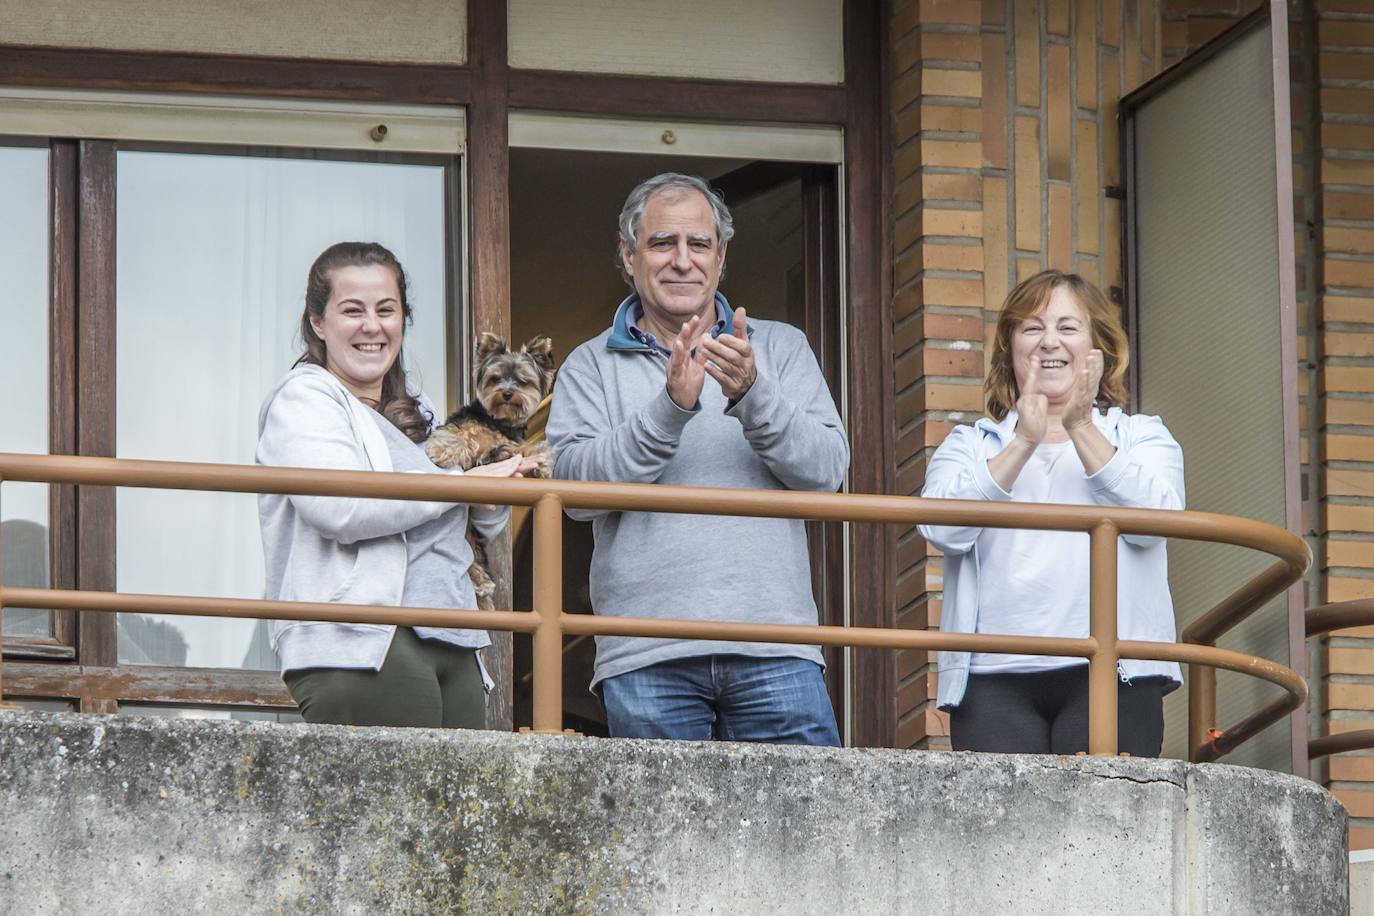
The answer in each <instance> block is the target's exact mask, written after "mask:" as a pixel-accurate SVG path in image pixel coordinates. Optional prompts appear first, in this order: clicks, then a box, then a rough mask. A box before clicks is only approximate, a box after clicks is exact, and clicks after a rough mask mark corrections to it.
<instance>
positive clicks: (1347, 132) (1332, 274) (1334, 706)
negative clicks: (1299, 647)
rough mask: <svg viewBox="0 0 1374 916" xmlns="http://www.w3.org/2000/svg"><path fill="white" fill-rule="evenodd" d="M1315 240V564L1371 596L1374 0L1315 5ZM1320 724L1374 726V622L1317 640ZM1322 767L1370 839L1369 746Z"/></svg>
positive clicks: (1373, 793) (1360, 836)
mask: <svg viewBox="0 0 1374 916" xmlns="http://www.w3.org/2000/svg"><path fill="white" fill-rule="evenodd" d="M1315 11H1316V16H1315V22H1314V23H1313V26H1312V27H1313V30H1314V31H1315V44H1316V47H1317V54H1316V66H1315V75H1316V80H1317V85H1316V87H1315V93H1314V95H1315V115H1316V116H1315V118H1314V122H1315V123H1314V126H1313V133H1315V134H1316V144H1315V145H1314V147H1313V156H1312V157H1311V158H1312V160H1313V165H1314V168H1315V172H1316V184H1315V188H1314V195H1313V197H1314V199H1315V203H1316V219H1315V220H1314V224H1313V236H1314V238H1313V242H1312V245H1313V248H1314V249H1315V251H1316V255H1317V256H1316V259H1315V261H1316V270H1317V277H1316V278H1315V280H1316V282H1315V286H1316V289H1317V291H1318V298H1319V302H1320V309H1319V312H1318V315H1317V319H1318V322H1319V335H1318V341H1319V352H1318V354H1317V355H1318V358H1319V364H1320V376H1319V378H1320V381H1319V386H1318V391H1319V398H1320V419H1319V425H1320V455H1319V459H1320V471H1321V474H1320V476H1321V492H1320V510H1321V511H1320V518H1319V525H1320V534H1321V537H1322V544H1321V552H1320V553H1319V554H1318V557H1319V560H1318V563H1319V566H1320V568H1321V571H1322V573H1323V575H1324V585H1325V596H1324V599H1325V600H1327V601H1345V600H1349V599H1352V598H1374V0H1318V2H1316V3H1315ZM1318 652H1319V673H1320V676H1321V685H1322V689H1321V690H1320V691H1319V692H1318V694H1317V696H1316V697H1315V703H1316V708H1315V709H1314V713H1316V715H1315V716H1314V719H1316V725H1317V728H1318V729H1319V733H1320V734H1333V733H1338V732H1342V731H1348V730H1351V729H1356V728H1374V627H1362V628H1359V629H1354V630H1347V631H1340V632H1337V633H1335V634H1332V636H1331V637H1330V638H1328V639H1323V640H1322V641H1321V645H1320V647H1318ZM1324 770H1325V771H1324V772H1322V771H1321V770H1319V771H1318V774H1317V775H1318V776H1319V778H1320V777H1324V778H1325V780H1326V782H1327V784H1328V785H1329V786H1330V787H1331V788H1332V789H1333V790H1334V791H1335V793H1336V795H1337V797H1338V798H1340V800H1341V801H1342V802H1343V803H1344V804H1345V806H1346V808H1347V809H1349V811H1350V816H1351V821H1350V845H1351V848H1352V849H1364V848H1369V847H1374V752H1361V753H1358V754H1348V755H1343V756H1341V757H1337V758H1333V759H1332V760H1331V761H1329V763H1328V764H1327V766H1326V767H1325V768H1324Z"/></svg>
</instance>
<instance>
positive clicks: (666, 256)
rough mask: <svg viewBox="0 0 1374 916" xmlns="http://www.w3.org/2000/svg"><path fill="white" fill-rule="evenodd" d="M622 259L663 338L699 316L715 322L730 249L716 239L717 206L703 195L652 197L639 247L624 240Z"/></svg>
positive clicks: (638, 238)
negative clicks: (718, 291)
mask: <svg viewBox="0 0 1374 916" xmlns="http://www.w3.org/2000/svg"><path fill="white" fill-rule="evenodd" d="M620 257H621V260H622V261H623V262H624V265H625V272H626V273H627V274H629V275H630V276H631V277H632V278H633V279H634V285H635V291H636V292H637V293H639V298H640V301H641V302H642V303H643V305H644V318H645V322H646V324H648V325H649V326H650V329H651V330H652V331H653V333H654V334H656V335H657V336H658V337H659V338H660V340H663V339H665V338H664V336H663V335H664V334H665V333H667V334H669V335H670V336H671V335H676V334H677V332H678V329H679V328H681V327H682V325H683V323H684V322H686V321H687V320H688V319H690V318H691V317H692V316H693V315H700V316H701V317H702V319H703V320H704V321H708V322H709V321H711V320H712V319H714V317H715V304H714V300H715V295H716V287H717V286H718V285H719V284H720V274H721V270H722V269H723V268H724V267H725V245H724V244H722V243H720V242H719V241H718V239H717V238H716V223H715V217H714V214H713V213H712V211H711V204H710V203H709V202H708V201H707V200H706V198H705V196H704V195H702V194H701V193H699V192H697V191H689V190H680V189H674V190H669V191H662V192H660V193H657V194H655V195H654V196H653V197H650V198H649V200H648V203H647V204H646V205H645V208H644V215H643V218H642V219H641V220H640V222H639V225H638V226H637V227H636V232H635V244H634V248H633V249H630V248H629V246H627V245H626V244H625V243H623V242H622V243H621V246H620Z"/></svg>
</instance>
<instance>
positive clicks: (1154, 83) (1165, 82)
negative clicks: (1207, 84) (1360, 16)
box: [1118, 7, 1287, 161]
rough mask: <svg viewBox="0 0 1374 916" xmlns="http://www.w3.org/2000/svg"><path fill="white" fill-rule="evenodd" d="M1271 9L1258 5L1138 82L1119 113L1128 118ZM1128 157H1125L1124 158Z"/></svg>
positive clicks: (1262, 18)
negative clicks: (1161, 69) (1147, 78)
mask: <svg viewBox="0 0 1374 916" xmlns="http://www.w3.org/2000/svg"><path fill="white" fill-rule="evenodd" d="M1268 17H1269V12H1268V10H1266V9H1265V8H1264V7H1257V8H1256V9H1254V10H1253V11H1252V12H1250V13H1249V14H1248V15H1246V16H1245V17H1244V18H1241V19H1238V20H1236V23H1235V25H1232V26H1230V27H1228V28H1227V29H1226V30H1225V31H1224V32H1222V33H1221V34H1219V35H1217V36H1215V37H1214V38H1212V39H1210V40H1209V41H1207V42H1206V43H1204V44H1203V45H1202V46H1201V47H1200V48H1198V49H1197V50H1196V51H1194V52H1192V53H1191V54H1189V55H1187V56H1186V57H1184V58H1183V59H1182V60H1180V61H1179V62H1178V63H1176V64H1174V65H1173V66H1171V67H1169V68H1168V69H1167V70H1164V71H1163V72H1161V73H1160V74H1159V75H1158V76H1155V77H1152V78H1151V79H1149V80H1147V81H1146V82H1144V83H1142V84H1141V85H1140V86H1138V87H1137V88H1136V89H1135V90H1134V91H1132V92H1129V93H1127V94H1126V95H1123V96H1122V97H1121V105H1120V108H1119V111H1118V117H1121V118H1125V117H1127V116H1128V112H1129V113H1134V110H1135V109H1136V108H1139V107H1140V106H1141V105H1143V104H1144V103H1145V102H1147V101H1149V100H1150V99H1152V98H1154V97H1155V96H1157V95H1159V94H1160V93H1161V92H1163V91H1165V90H1166V89H1168V88H1169V87H1170V86H1172V85H1173V84H1174V83H1176V82H1178V81H1179V80H1181V79H1183V78H1184V77H1185V76H1187V75H1188V74H1190V73H1192V72H1193V71H1194V70H1196V69H1197V68H1198V67H1200V66H1202V65H1203V64H1205V63H1206V62H1207V61H1209V60H1211V59H1212V58H1213V57H1215V56H1216V55H1217V54H1219V53H1221V52H1222V51H1224V50H1226V48H1228V47H1230V45H1231V43H1232V42H1233V41H1235V40H1236V39H1237V38H1240V37H1241V36H1242V35H1244V34H1245V33H1246V32H1248V31H1249V30H1250V29H1253V28H1255V27H1256V26H1259V25H1261V24H1263V23H1264V22H1266V21H1267V20H1268ZM1284 23H1285V25H1284V27H1285V28H1287V20H1284ZM1123 161H1124V160H1123Z"/></svg>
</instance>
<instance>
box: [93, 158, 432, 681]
mask: <svg viewBox="0 0 1374 916" xmlns="http://www.w3.org/2000/svg"><path fill="white" fill-rule="evenodd" d="M444 184H445V179H444V169H443V168H442V167H440V166H422V165H401V164H393V163H375V162H339V161H322V160H304V159H286V158H264V157H258V156H231V155H214V156H212V155H192V154H179V153H164V152H133V151H129V152H120V153H119V155H118V163H117V200H118V236H117V247H118V255H117V269H116V313H117V340H116V347H117V366H116V378H117V383H116V429H117V436H116V440H117V453H118V455H119V457H125V458H150V459H166V460H180V461H209V462H225V463H236V464H252V463H253V455H254V449H255V446H256V441H257V415H258V408H259V405H260V404H261V402H262V399H263V397H264V396H265V395H266V393H267V392H268V390H269V389H270V388H271V387H272V386H273V385H274V384H275V383H276V381H277V380H278V379H279V378H280V377H281V376H282V375H283V374H284V373H285V372H286V371H287V370H288V369H289V368H290V366H291V364H292V363H293V362H294V361H295V359H296V357H297V356H298V355H299V354H300V341H299V336H298V327H299V323H300V316H301V310H302V308H303V307H304V289H305V280H306V273H307V271H308V269H309V267H310V264H311V262H312V261H313V260H314V259H315V256H316V255H318V254H319V253H320V252H321V251H322V250H323V249H325V248H326V247H328V246H329V245H331V244H333V243H334V242H338V241H376V242H380V243H381V244H383V245H385V246H387V247H388V248H390V249H391V250H392V251H393V252H395V253H396V255H397V257H398V258H399V259H400V260H401V263H402V264H403V265H404V266H405V268H406V271H407V274H408V276H409V281H410V302H411V305H412V307H413V309H414V316H415V323H414V325H413V326H412V327H411V328H410V329H409V330H408V332H407V338H406V347H405V354H404V357H405V359H406V364H407V367H408V368H409V369H410V370H411V371H412V372H413V373H416V374H418V376H419V377H420V380H421V383H422V385H423V387H424V388H425V390H426V391H427V393H428V394H429V395H430V396H431V397H432V398H434V400H435V403H436V404H438V405H440V407H441V408H445V409H446V408H447V405H445V403H444V392H445V389H446V387H447V386H446V384H445V378H446V362H445V348H444V342H445V328H446V327H447V324H448V320H449V318H448V315H447V314H446V308H445V301H444V297H445V274H446V268H445V261H446V256H445V241H444V223H445V219H444ZM116 519H117V542H116V543H117V548H116V549H117V564H116V566H117V579H118V588H119V589H120V591H126V592H144V593H163V594H186V595H213V596H231V597H246V598H260V597H262V589H263V558H262V544H261V539H260V537H259V532H258V516H257V502H256V497H254V496H251V495H246V494H245V495H229V494H211V493H192V492H178V491H164V490H138V489H121V490H119V491H118V496H117V502H116ZM265 632H266V628H265V624H261V623H258V622H254V621H243V620H227V619H223V620H222V619H215V618H191V617H170V616H168V617H153V616H150V615H143V614H121V615H120V620H119V659H120V662H121V663H134V664H140V663H147V664H160V665H189V666H196V667H228V668H235V667H247V668H265V669H271V668H275V667H276V660H275V658H274V657H273V655H272V653H271V650H270V648H269V647H268V646H267V642H266V638H265Z"/></svg>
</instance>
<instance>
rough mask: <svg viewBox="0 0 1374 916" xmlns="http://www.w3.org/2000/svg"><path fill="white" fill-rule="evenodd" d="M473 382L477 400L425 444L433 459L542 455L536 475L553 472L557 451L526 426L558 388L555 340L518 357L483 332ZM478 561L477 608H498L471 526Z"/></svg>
mask: <svg viewBox="0 0 1374 916" xmlns="http://www.w3.org/2000/svg"><path fill="white" fill-rule="evenodd" d="M473 349H474V366H475V368H474V369H473V372H472V383H473V388H474V389H475V391H476V393H477V396H476V397H475V398H474V399H473V400H472V403H470V404H468V405H467V406H466V407H463V408H461V409H459V410H458V411H457V412H455V413H454V414H453V415H452V416H451V417H449V418H448V419H447V420H445V421H444V423H443V425H442V426H439V427H437V428H435V430H434V431H433V432H432V433H430V435H429V439H428V440H427V441H426V442H425V452H426V454H428V455H429V460H430V461H433V462H434V463H435V464H436V465H438V466H439V467H441V468H451V467H460V468H462V469H463V470H465V471H466V470H468V469H469V468H474V467H477V466H478V465H480V464H492V463H494V462H497V461H504V460H506V459H507V458H512V457H514V456H516V455H526V456H534V455H542V456H543V457H544V462H545V463H544V466H543V467H542V468H540V469H539V470H537V471H535V472H533V475H532V476H536V477H548V476H550V475H551V474H552V473H553V453H552V452H551V451H549V448H548V446H547V445H545V444H544V443H542V442H540V443H535V444H533V445H531V444H530V443H528V442H526V441H525V428H526V426H527V425H528V424H529V421H530V417H531V416H533V415H534V412H535V410H536V409H537V408H538V407H539V403H540V402H541V401H543V400H544V398H545V396H546V395H548V393H549V390H550V389H551V388H552V387H553V376H554V371H553V341H551V340H550V339H549V338H547V337H535V338H534V339H532V340H530V341H529V342H528V343H526V344H525V345H524V346H522V347H521V348H520V351H519V352H518V353H517V352H515V351H512V350H511V349H510V348H508V347H507V346H506V342H505V340H503V339H502V338H500V337H498V336H496V335H495V334H485V333H484V334H482V335H481V336H480V337H478V338H477V343H476V345H475V346H474V348H473ZM468 543H469V544H471V545H472V556H473V563H472V566H471V567H470V568H469V569H468V576H469V578H471V579H472V587H473V590H474V591H476V593H477V608H478V610H483V611H490V610H492V609H493V608H494V607H495V604H494V601H493V596H494V595H495V594H496V583H495V582H493V581H492V579H491V575H490V574H489V573H488V572H487V563H486V559H487V558H486V545H485V544H484V543H483V542H482V541H481V540H480V539H479V538H477V537H476V536H475V533H474V532H473V530H472V528H470V527H469V528H468Z"/></svg>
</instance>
